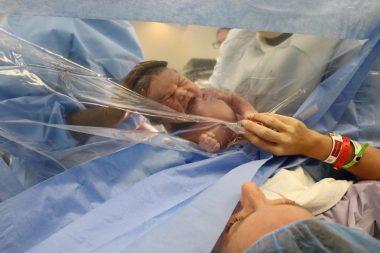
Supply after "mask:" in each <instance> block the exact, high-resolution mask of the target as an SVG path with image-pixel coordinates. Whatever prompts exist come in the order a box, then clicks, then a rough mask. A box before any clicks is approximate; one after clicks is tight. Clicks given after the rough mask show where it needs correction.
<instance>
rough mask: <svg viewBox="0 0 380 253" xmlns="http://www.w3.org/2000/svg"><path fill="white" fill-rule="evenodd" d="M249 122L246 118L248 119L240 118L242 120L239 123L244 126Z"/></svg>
mask: <svg viewBox="0 0 380 253" xmlns="http://www.w3.org/2000/svg"><path fill="white" fill-rule="evenodd" d="M247 123H248V120H246V119H243V120H240V121H239V122H238V124H239V125H240V126H244V125H246V124H247Z"/></svg>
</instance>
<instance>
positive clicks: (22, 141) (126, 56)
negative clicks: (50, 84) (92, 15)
mask: <svg viewBox="0 0 380 253" xmlns="http://www.w3.org/2000/svg"><path fill="white" fill-rule="evenodd" d="M0 27H1V28H3V29H5V30H6V31H8V32H10V33H12V34H14V35H15V36H17V37H19V38H21V39H24V40H26V41H29V42H31V43H34V44H36V45H37V46H39V47H42V48H44V49H47V50H49V51H51V52H52V53H54V54H58V55H60V56H63V57H64V58H66V59H68V60H71V61H73V62H74V63H77V64H79V65H82V66H83V67H86V68H88V69H91V70H92V71H95V72H97V73H98V74H100V75H102V76H104V77H106V78H109V79H110V80H112V81H114V82H119V81H120V80H121V79H122V77H124V76H125V75H126V74H127V73H128V72H129V71H130V70H131V69H132V68H133V67H134V66H135V65H136V64H137V63H138V62H140V61H141V60H142V59H143V53H142V50H141V47H140V44H139V42H138V39H137V35H136V33H135V31H134V29H133V27H132V26H131V24H130V23H129V22H128V21H123V20H118V21H116V20H115V21H113V20H91V19H76V18H62V17H37V16H17V15H11V16H7V17H5V18H4V19H3V20H2V21H1V24H0ZM4 50H8V51H11V49H4ZM0 64H1V65H2V66H7V65H9V64H11V65H10V66H12V67H14V66H13V65H12V64H13V63H10V61H8V62H7V59H5V58H4V59H2V60H1V63H0ZM31 84H33V79H32V78H31V77H30V76H22V75H21V74H17V73H16V74H12V75H7V74H2V75H1V76H0V119H1V120H10V119H11V120H24V119H27V120H32V121H37V122H42V123H49V124H55V125H64V124H76V125H80V124H82V125H87V126H104V127H111V126H115V125H117V124H118V123H120V122H121V121H124V120H125V122H128V124H132V125H133V126H131V127H132V128H133V127H136V124H138V121H139V120H138V119H137V120H136V119H135V118H139V116H138V115H135V116H134V117H132V118H131V119H129V120H128V119H127V116H128V115H127V114H126V113H125V112H120V111H116V112H115V111H112V110H111V111H112V112H111V113H109V112H110V110H109V109H108V108H96V107H95V108H94V107H92V108H89V107H85V106H84V105H83V104H81V103H79V102H77V101H75V100H72V99H69V98H67V97H65V96H60V95H59V94H54V93H51V92H49V91H47V90H46V89H44V88H43V87H40V86H38V85H31ZM77 112H83V113H85V114H89V115H90V116H91V115H92V116H93V117H95V118H98V117H99V116H100V117H102V118H105V119H107V122H106V124H104V125H96V124H94V122H93V121H91V120H89V121H88V120H87V122H83V119H82V121H80V120H79V121H76V120H71V121H70V119H72V117H71V115H74V114H75V113H77ZM94 112H95V115H94ZM88 118H89V117H87V119H88ZM97 122H98V121H97ZM0 127H1V129H2V130H3V132H2V134H1V136H0V138H1V139H0V149H1V150H3V151H5V153H10V154H11V155H12V157H11V159H10V167H11V169H12V170H13V172H14V173H15V175H17V178H18V180H19V181H20V182H21V184H22V185H23V186H25V187H29V186H31V185H34V184H36V183H38V182H41V181H43V180H45V179H47V178H48V177H51V176H53V175H56V174H57V173H60V172H62V171H63V169H64V168H62V166H61V165H57V163H56V161H52V159H50V158H52V157H55V155H53V154H57V153H59V152H60V151H62V150H65V149H69V148H73V147H76V146H80V145H82V144H83V140H79V141H78V139H76V138H74V137H75V136H74V137H73V136H72V135H71V133H70V132H68V131H66V130H63V129H58V128H53V127H47V126H43V125H23V126H21V125H20V124H19V125H18V126H17V127H15V126H10V125H9V124H1V126H0ZM46 145H47V146H46ZM47 147H48V148H47ZM41 148H42V150H41ZM31 150H32V151H31ZM41 152H42V153H41ZM46 155H47V156H48V157H46ZM63 167H64V166H63Z"/></svg>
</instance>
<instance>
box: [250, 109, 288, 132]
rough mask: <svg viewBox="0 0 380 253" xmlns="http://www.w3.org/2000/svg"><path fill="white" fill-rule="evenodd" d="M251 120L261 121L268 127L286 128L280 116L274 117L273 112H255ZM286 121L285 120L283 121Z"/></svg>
mask: <svg viewBox="0 0 380 253" xmlns="http://www.w3.org/2000/svg"><path fill="white" fill-rule="evenodd" d="M251 120H254V121H258V122H261V123H263V124H264V125H266V126H267V127H269V128H274V129H276V130H278V131H283V130H286V128H287V125H286V124H284V123H283V122H282V120H281V118H277V117H275V114H269V113H268V114H267V113H256V114H255V115H254V116H253V117H252V118H251ZM285 122H286V121H285Z"/></svg>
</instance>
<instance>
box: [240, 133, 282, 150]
mask: <svg viewBox="0 0 380 253" xmlns="http://www.w3.org/2000/svg"><path fill="white" fill-rule="evenodd" d="M244 137H245V138H246V139H247V140H248V141H249V142H251V143H252V144H253V145H255V146H256V147H258V148H260V149H263V150H266V151H268V152H273V150H275V148H276V144H275V143H271V142H268V141H265V140H263V139H261V138H259V137H257V136H256V135H253V134H250V133H246V134H244Z"/></svg>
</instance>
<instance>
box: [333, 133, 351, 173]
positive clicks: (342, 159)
mask: <svg viewBox="0 0 380 253" xmlns="http://www.w3.org/2000/svg"><path fill="white" fill-rule="evenodd" d="M350 147H351V140H350V138H348V137H347V136H343V144H342V147H341V149H342V151H341V152H340V156H339V158H338V160H337V161H336V162H335V163H334V164H333V167H334V169H339V168H340V167H342V166H343V165H344V164H345V163H346V160H347V157H348V156H349V155H350Z"/></svg>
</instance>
